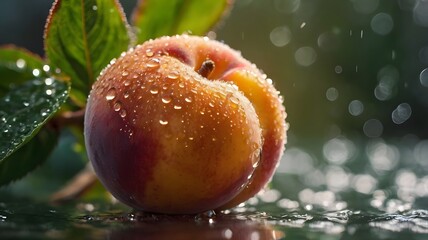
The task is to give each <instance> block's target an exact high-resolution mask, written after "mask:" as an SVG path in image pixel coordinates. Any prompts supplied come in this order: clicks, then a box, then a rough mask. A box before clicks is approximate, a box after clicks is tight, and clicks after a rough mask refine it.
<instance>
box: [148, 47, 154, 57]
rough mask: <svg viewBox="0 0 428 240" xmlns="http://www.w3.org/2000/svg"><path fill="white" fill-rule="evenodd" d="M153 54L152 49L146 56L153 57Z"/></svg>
mask: <svg viewBox="0 0 428 240" xmlns="http://www.w3.org/2000/svg"><path fill="white" fill-rule="evenodd" d="M153 54H154V53H153V51H152V49H150V48H149V49H147V50H146V56H147V57H153Z"/></svg>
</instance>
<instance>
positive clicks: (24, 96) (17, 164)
mask: <svg viewBox="0 0 428 240" xmlns="http://www.w3.org/2000/svg"><path fill="white" fill-rule="evenodd" d="M68 92H69V85H68V84H66V83H63V82H60V81H58V80H55V79H53V78H38V79H35V80H32V81H29V82H26V83H24V84H22V85H20V86H18V87H16V88H14V89H12V91H11V92H9V93H8V94H6V95H5V96H4V97H2V98H1V99H0V133H1V135H0V185H1V184H5V183H7V182H9V181H11V180H14V179H16V178H19V177H21V176H23V174H25V173H27V172H28V171H30V170H32V169H33V168H34V167H35V166H37V165H38V163H40V162H41V161H43V160H45V158H46V157H45V156H47V155H48V153H47V152H49V151H50V150H51V148H52V147H53V145H54V144H53V143H55V142H56V139H54V137H53V134H52V133H47V132H46V131H45V132H44V133H43V132H41V133H40V134H41V135H40V136H38V139H37V140H36V141H35V142H33V141H31V142H30V143H31V144H30V143H29V144H30V145H29V146H27V145H25V144H26V143H27V142H29V141H30V139H31V138H33V137H34V136H35V135H36V134H37V133H38V132H39V130H40V129H41V128H42V126H43V125H44V124H45V123H46V122H47V121H48V120H49V118H50V117H52V116H53V115H54V114H55V113H56V112H57V111H58V110H59V109H60V107H61V105H62V104H63V103H65V101H66V100H67V98H68ZM24 145H25V146H24ZM33 145H34V146H33ZM22 146H24V147H23V148H21V147H22ZM26 146H27V147H26ZM18 149H19V150H22V151H18ZM16 151H18V152H17V154H18V153H19V154H18V155H17V156H15V154H13V153H14V152H16ZM28 151H30V152H28ZM34 151H39V152H38V153H37V154H34V153H31V152H34ZM12 154H13V155H12ZM29 156H31V157H29ZM14 169H16V170H14Z"/></svg>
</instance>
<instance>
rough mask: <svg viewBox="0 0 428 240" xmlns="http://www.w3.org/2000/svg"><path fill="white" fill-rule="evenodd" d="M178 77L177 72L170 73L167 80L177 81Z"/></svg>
mask: <svg viewBox="0 0 428 240" xmlns="http://www.w3.org/2000/svg"><path fill="white" fill-rule="evenodd" d="M178 76H179V74H178V72H177V71H172V72H170V73H168V75H167V78H169V79H177V78H178Z"/></svg>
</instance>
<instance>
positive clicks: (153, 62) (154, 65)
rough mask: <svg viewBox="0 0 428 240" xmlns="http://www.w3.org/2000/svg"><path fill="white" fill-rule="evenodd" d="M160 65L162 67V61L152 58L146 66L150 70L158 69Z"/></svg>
mask: <svg viewBox="0 0 428 240" xmlns="http://www.w3.org/2000/svg"><path fill="white" fill-rule="evenodd" d="M159 65H160V60H159V59H157V58H151V59H150V60H149V61H148V62H147V64H146V66H147V67H149V68H157V67H159Z"/></svg>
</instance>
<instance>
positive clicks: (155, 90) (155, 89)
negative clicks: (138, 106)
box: [150, 87, 159, 95]
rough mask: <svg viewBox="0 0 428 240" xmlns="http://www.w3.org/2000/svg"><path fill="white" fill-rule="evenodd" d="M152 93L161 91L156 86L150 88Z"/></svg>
mask: <svg viewBox="0 0 428 240" xmlns="http://www.w3.org/2000/svg"><path fill="white" fill-rule="evenodd" d="M150 93H151V94H153V95H155V94H158V93H159V90H158V89H157V88H155V87H154V88H152V89H150Z"/></svg>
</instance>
